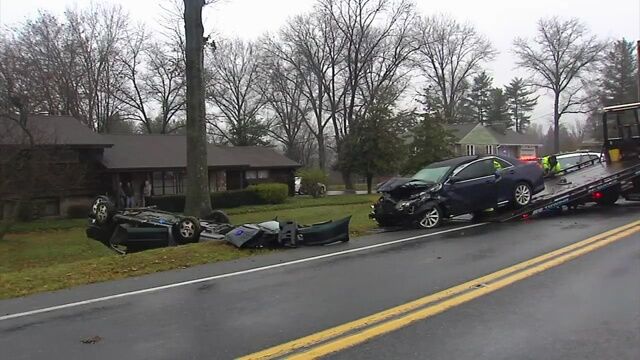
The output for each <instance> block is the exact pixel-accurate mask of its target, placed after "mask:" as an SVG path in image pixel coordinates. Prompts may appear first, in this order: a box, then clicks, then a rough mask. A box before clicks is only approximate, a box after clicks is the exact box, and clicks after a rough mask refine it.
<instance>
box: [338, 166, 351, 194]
mask: <svg viewBox="0 0 640 360" xmlns="http://www.w3.org/2000/svg"><path fill="white" fill-rule="evenodd" d="M340 173H341V174H342V181H343V182H344V188H345V190H348V191H352V190H353V189H354V186H353V178H352V177H351V170H342V171H341V172H340Z"/></svg>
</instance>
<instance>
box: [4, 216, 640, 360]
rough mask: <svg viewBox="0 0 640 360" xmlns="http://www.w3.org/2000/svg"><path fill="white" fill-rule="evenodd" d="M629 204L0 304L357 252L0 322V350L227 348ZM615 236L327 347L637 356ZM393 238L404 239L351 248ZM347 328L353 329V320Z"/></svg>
mask: <svg viewBox="0 0 640 360" xmlns="http://www.w3.org/2000/svg"><path fill="white" fill-rule="evenodd" d="M639 215H640V206H638V205H624V206H616V207H613V208H610V209H606V210H604V209H596V208H593V209H585V210H583V211H580V212H577V213H574V214H569V215H565V216H562V217H553V218H545V219H535V220H531V221H527V222H517V223H508V224H488V225H483V226H478V227H474V228H467V229H464V230H449V232H446V233H441V234H436V235H431V236H426V237H421V238H413V239H407V238H410V237H415V236H420V235H423V234H425V232H420V231H403V232H392V233H384V234H377V235H372V236H368V237H365V238H361V239H358V240H357V241H352V242H351V243H350V244H346V245H337V246H331V247H323V248H307V249H297V250H292V251H286V252H285V251H283V252H278V253H275V254H271V255H267V256H262V257H259V258H253V259H243V260H239V261H234V262H230V263H222V264H212V265H206V266H200V267H196V268H192V269H187V270H183V271H175V272H168V273H162V274H154V275H150V276H145V277H141V278H137V279H127V280H123V281H116V282H109V283H103V284H96V285H91V286H86V287H80V288H76V289H72V290H67V291H61V292H56V293H50V294H42V295H37V296H32V297H28V298H23V299H13V300H7V301H0V317H1V316H3V315H7V314H21V313H24V312H26V311H31V310H37V309H43V308H46V307H50V306H55V305H61V304H68V303H73V302H76V301H82V300H87V299H92V298H97V297H103V296H109V295H112V294H116V293H121V294H122V293H125V294H126V293H127V292H129V291H136V290H140V289H147V288H149V287H154V286H161V285H168V284H174V283H176V282H180V281H185V280H190V279H196V278H200V277H203V276H214V275H218V274H225V273H230V272H235V271H243V270H247V269H252V268H256V267H261V266H269V265H273V264H283V263H286V262H288V261H292V260H293V261H295V260H300V259H305V258H309V257H313V256H317V255H323V254H330V253H333V252H340V251H344V250H351V249H353V250H354V251H353V252H349V253H343V254H341V255H336V256H331V255H328V256H327V257H323V258H315V259H312V260H309V261H306V260H301V261H300V262H298V263H295V264H290V265H284V266H279V267H272V268H266V269H264V270H260V271H253V272H248V273H241V274H237V275H235V276H231V277H226V278H217V279H214V280H208V281H200V282H196V283H193V284H185V285H181V286H174V287H170V288H166V289H161V290H157V291H153V292H147V293H142V294H131V295H123V296H121V297H118V298H114V299H107V300H104V301H97V302H93V303H90V304H84V305H75V306H71V307H68V308H64V309H58V310H54V311H49V312H44V313H37V314H33V315H28V314H25V315H23V316H19V317H16V318H11V319H4V320H0V358H2V359H5V358H6V359H203V358H207V359H212V358H213V359H227V358H236V357H239V356H242V355H247V354H251V353H254V352H257V351H260V350H263V349H265V348H270V347H272V346H277V345H279V344H282V343H285V342H288V341H291V340H294V339H298V338H301V337H304V336H307V335H310V334H315V333H318V332H320V331H322V330H325V329H328V328H331V327H334V326H338V325H341V324H345V323H347V322H350V321H353V320H356V319H359V318H362V317H364V316H368V315H371V314H377V313H380V312H381V311H384V310H386V309H389V308H392V307H395V306H398V305H403V304H406V303H407V302H410V301H412V300H414V299H420V298H423V297H425V296H426V295H429V294H434V293H438V292H441V291H442V290H444V289H448V288H451V287H452V286H455V285H458V284H461V283H464V282H467V281H469V280H473V279H477V278H478V277H480V276H483V275H486V274H489V273H492V272H495V271H498V270H501V269H505V268H510V267H512V266H513V265H514V264H521V263H522V262H524V261H527V260H529V259H532V258H535V257H538V256H540V255H543V254H547V253H549V252H552V251H554V250H557V249H562V248H565V247H566V246H568V245H571V244H574V243H577V242H579V241H581V240H584V239H587V238H590V237H592V236H594V235H597V234H600V233H602V232H605V231H607V230H610V229H613V228H617V227H619V226H622V225H625V224H628V223H630V222H633V221H636V220H639V219H640V216H639ZM465 225H467V224H464V223H461V224H454V225H452V226H451V227H449V229H455V228H456V227H459V226H465ZM632 230H633V229H632ZM618 238H619V239H616V241H615V242H611V243H609V244H606V245H603V246H602V247H601V248H598V249H595V250H593V251H589V252H585V253H584V254H582V255H581V256H578V257H576V258H575V259H572V260H568V261H566V262H564V263H561V264H559V265H557V266H555V267H552V268H548V269H546V270H544V271H542V272H540V273H537V274H533V275H531V276H526V277H524V278H522V279H521V280H519V281H517V282H514V283H513V284H510V285H508V286H505V287H503V288H498V287H497V286H496V287H495V289H497V290H493V289H492V288H491V287H492V286H494V283H488V285H485V284H480V285H482V286H479V287H478V290H476V289H471V290H469V291H478V292H479V291H484V290H482V289H484V288H485V287H486V288H487V289H490V290H491V292H488V293H487V294H485V295H482V296H478V297H477V298H474V299H472V300H470V301H467V302H464V303H461V304H458V305H456V306H451V308H449V309H448V310H446V311H444V312H440V313H437V314H435V315H433V316H429V317H426V318H424V319H419V320H417V321H413V322H411V323H408V324H407V325H406V326H402V327H399V328H398V329H395V330H394V331H389V332H386V333H384V334H382V335H380V336H377V337H373V338H371V339H368V340H366V341H364V342H361V343H358V344H357V345H355V346H352V347H348V348H345V349H341V350H340V351H339V352H335V353H333V354H331V355H330V357H335V358H344V359H358V358H362V359H365V358H366V359H377V358H379V359H390V358H393V359H399V358H415V359H425V358H429V359H529V358H530V359H589V358H593V359H638V358H640V280H638V279H640V233H630V235H628V236H618ZM398 239H407V240H406V241H400V242H396V243H393V244H391V245H382V246H378V247H375V248H369V249H367V250H362V251H359V250H357V248H359V247H364V246H371V245H376V244H385V243H388V242H390V241H394V240H398ZM463 295H464V294H463ZM447 301H449V300H447ZM381 326H386V324H382V325H381ZM346 335H354V337H358V336H361V329H356V328H354V329H351V330H349V332H347V333H346ZM82 340H94V341H89V342H90V343H88V344H86V343H83V342H82ZM91 342H93V343H91ZM302 355H303V356H304V354H302Z"/></svg>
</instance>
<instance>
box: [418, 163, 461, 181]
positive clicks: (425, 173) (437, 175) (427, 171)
mask: <svg viewBox="0 0 640 360" xmlns="http://www.w3.org/2000/svg"><path fill="white" fill-rule="evenodd" d="M449 169H451V166H439V167H426V168H424V169H422V170H420V171H418V172H417V173H416V174H415V175H413V176H412V177H411V178H412V179H413V180H419V181H424V182H426V183H438V182H440V181H442V178H443V177H444V176H445V174H446V173H447V172H448V171H449Z"/></svg>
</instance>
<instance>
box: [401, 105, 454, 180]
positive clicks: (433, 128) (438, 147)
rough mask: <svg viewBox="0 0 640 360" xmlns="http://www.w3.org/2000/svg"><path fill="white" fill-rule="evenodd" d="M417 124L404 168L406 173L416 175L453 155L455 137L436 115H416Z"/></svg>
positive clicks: (428, 113)
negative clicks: (428, 166) (426, 166)
mask: <svg viewBox="0 0 640 360" xmlns="http://www.w3.org/2000/svg"><path fill="white" fill-rule="evenodd" d="M416 117H417V124H416V125H415V126H414V128H413V130H412V134H413V140H412V141H411V143H410V144H409V151H408V152H409V153H408V157H407V160H406V162H405V164H404V166H403V172H404V173H407V174H409V173H414V172H415V171H417V170H419V169H420V168H422V167H424V166H425V165H428V164H430V163H432V162H435V161H440V160H443V159H445V158H447V157H449V156H451V155H453V151H452V150H453V148H452V145H453V143H454V137H453V135H452V134H451V133H450V132H449V131H447V129H446V128H445V126H444V121H443V120H441V119H439V117H438V116H436V115H435V114H434V113H430V112H427V113H424V114H416Z"/></svg>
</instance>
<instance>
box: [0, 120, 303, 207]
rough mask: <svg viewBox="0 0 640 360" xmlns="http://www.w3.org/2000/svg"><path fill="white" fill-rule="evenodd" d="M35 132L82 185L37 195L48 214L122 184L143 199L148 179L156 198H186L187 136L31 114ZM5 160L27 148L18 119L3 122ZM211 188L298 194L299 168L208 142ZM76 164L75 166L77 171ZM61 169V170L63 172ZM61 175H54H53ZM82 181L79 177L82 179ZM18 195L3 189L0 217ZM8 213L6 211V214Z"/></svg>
mask: <svg viewBox="0 0 640 360" xmlns="http://www.w3.org/2000/svg"><path fill="white" fill-rule="evenodd" d="M28 128H29V130H30V133H31V134H37V137H36V144H37V145H38V148H47V149H51V153H55V162H56V163H57V162H64V163H65V164H67V165H69V164H71V167H69V166H66V167H64V172H66V173H68V172H73V171H74V170H73V169H74V168H76V169H77V171H78V174H80V173H81V172H82V181H78V182H74V184H73V185H69V186H67V187H64V186H63V187H57V188H48V189H39V190H38V192H37V194H36V195H35V197H36V198H37V199H38V201H40V202H42V203H44V205H43V208H44V209H46V210H43V213H42V214H41V215H44V216H53V215H66V213H67V209H68V208H69V206H72V205H74V204H87V203H88V201H90V199H92V198H93V197H94V196H96V195H98V194H104V193H110V194H116V193H117V192H118V189H119V183H121V182H122V183H126V182H130V183H131V184H132V187H133V190H134V193H135V198H136V201H138V202H139V201H140V199H141V193H142V186H143V184H144V181H145V180H149V181H150V182H151V184H152V193H153V195H154V196H159V195H175V194H184V193H185V186H186V176H187V174H186V159H187V155H186V136H184V135H111V134H98V133H95V132H93V131H91V130H90V129H89V128H88V127H86V126H85V125H84V124H82V123H81V122H80V121H78V120H76V119H75V118H73V117H69V116H31V117H29V119H28ZM0 134H3V135H2V136H0V162H1V161H2V160H3V159H2V156H1V154H2V149H5V150H6V151H5V154H8V153H9V150H10V149H16V148H19V147H20V146H23V147H24V146H25V144H26V136H25V132H24V131H22V130H21V129H20V127H19V126H17V123H16V122H15V121H14V120H11V119H7V118H0ZM207 163H208V168H209V188H210V190H211V191H212V192H215V191H227V190H236V189H243V188H245V187H247V186H248V185H250V184H255V183H260V182H280V183H285V184H287V185H288V186H289V189H290V192H291V194H293V187H294V174H295V171H296V169H298V168H299V167H300V165H299V164H298V163H297V162H295V161H293V160H291V159H289V158H287V157H286V156H284V155H282V154H280V153H278V152H277V151H275V150H274V149H272V148H268V147H258V146H238V147H230V146H221V145H215V144H208V148H207ZM74 166H75V167H74ZM61 171H62V170H61ZM58 175H60V174H51V176H52V177H55V176H58ZM78 178H79V177H78ZM14 194H15V192H13V194H12V191H11V189H1V188H0V200H1V201H0V206H1V205H2V204H3V203H4V204H5V205H7V204H9V206H4V210H3V209H1V208H0V216H2V214H3V212H6V211H8V208H9V207H10V204H11V201H12V198H15V196H14ZM2 210H3V211H2Z"/></svg>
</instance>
